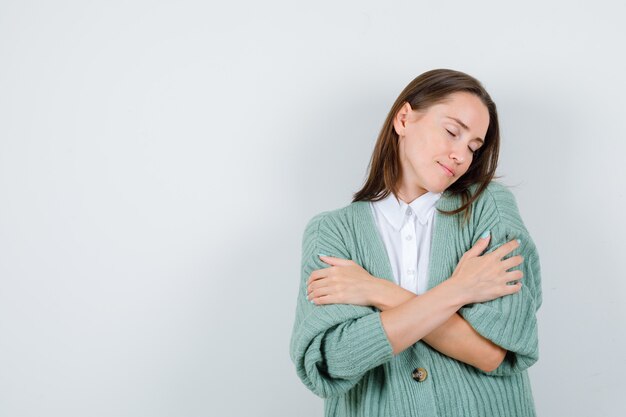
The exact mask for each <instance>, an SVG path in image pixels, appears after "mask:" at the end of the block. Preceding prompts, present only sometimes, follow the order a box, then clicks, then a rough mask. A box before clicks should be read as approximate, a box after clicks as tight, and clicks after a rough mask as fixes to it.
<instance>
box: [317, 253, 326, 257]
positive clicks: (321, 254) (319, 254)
mask: <svg viewBox="0 0 626 417" xmlns="http://www.w3.org/2000/svg"><path fill="white" fill-rule="evenodd" d="M317 256H328V255H324V254H323V253H318V254H317Z"/></svg>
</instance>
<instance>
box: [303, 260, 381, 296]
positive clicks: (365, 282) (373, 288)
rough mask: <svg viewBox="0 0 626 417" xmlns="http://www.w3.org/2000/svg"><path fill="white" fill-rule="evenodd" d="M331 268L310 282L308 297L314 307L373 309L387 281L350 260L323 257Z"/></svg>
mask: <svg viewBox="0 0 626 417" xmlns="http://www.w3.org/2000/svg"><path fill="white" fill-rule="evenodd" d="M320 259H321V260H322V261H323V262H325V263H327V264H329V265H331V266H330V267H329V268H324V269H317V270H315V271H313V272H312V273H311V275H310V276H309V280H308V281H307V296H308V298H309V300H311V301H312V302H313V303H314V304H318V305H321V304H356V305H361V306H373V305H374V295H375V294H376V293H377V291H378V292H380V291H382V287H383V286H384V285H385V282H386V281H385V280H383V279H381V278H376V277H375V276H373V275H371V274H370V273H369V272H367V271H366V270H365V269H363V268H362V267H361V266H360V265H359V264H357V263H355V262H354V261H352V260H349V259H342V258H334V257H332V256H320Z"/></svg>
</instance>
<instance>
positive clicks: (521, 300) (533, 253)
mask: <svg viewBox="0 0 626 417" xmlns="http://www.w3.org/2000/svg"><path fill="white" fill-rule="evenodd" d="M490 193H491V195H492V197H493V199H492V200H491V202H492V203H493V204H494V205H495V206H494V209H495V213H497V217H496V221H495V223H493V222H491V223H492V224H483V225H482V227H479V228H477V229H476V236H475V237H474V239H473V241H476V240H478V235H480V234H481V233H482V232H483V231H484V230H490V231H491V240H490V242H489V246H488V247H487V249H486V250H485V252H484V254H486V253H490V252H493V251H494V250H495V249H497V248H498V247H500V246H501V245H503V244H505V243H507V242H509V241H510V240H513V239H520V241H521V244H520V246H519V247H518V248H516V249H515V250H513V251H511V252H509V253H508V254H507V255H505V257H504V258H505V259H506V258H510V257H513V256H516V255H521V256H522V257H523V262H522V263H521V264H520V265H518V266H515V267H513V268H510V269H508V271H514V270H518V269H519V270H521V271H522V273H523V277H522V279H521V282H522V288H521V290H520V291H518V292H517V293H515V294H511V295H507V296H504V297H500V298H496V299H495V300H491V301H488V302H483V303H474V304H468V305H466V306H464V307H462V308H461V309H460V310H459V313H460V314H461V316H462V317H463V318H464V319H465V320H467V321H468V322H469V324H470V325H471V326H472V327H473V328H474V329H475V330H476V331H477V332H478V333H480V334H481V335H482V336H483V337H485V338H487V339H489V340H491V341H492V342H494V343H495V344H497V345H499V346H501V347H503V348H504V349H506V350H507V353H506V356H505V359H504V361H503V362H502V363H501V364H500V366H498V368H496V369H495V370H493V371H491V372H483V371H481V372H483V373H485V374H487V375H493V376H504V375H511V374H514V373H518V372H522V371H524V370H526V369H527V368H528V367H530V366H531V365H533V364H534V363H535V362H537V360H538V359H539V346H538V335H537V318H536V312H537V310H538V309H539V307H540V306H541V302H542V292H541V267H540V261H539V254H538V252H537V248H536V246H535V243H534V242H533V240H532V238H531V237H530V234H529V233H528V230H527V229H526V227H525V226H524V223H523V222H522V219H521V217H520V215H519V210H518V208H517V203H516V201H515V197H514V196H513V194H512V193H511V192H510V191H508V190H507V189H506V188H504V187H503V186H498V185H496V186H494V187H491V189H490Z"/></svg>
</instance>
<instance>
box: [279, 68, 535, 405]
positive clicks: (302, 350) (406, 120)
mask: <svg viewBox="0 0 626 417" xmlns="http://www.w3.org/2000/svg"><path fill="white" fill-rule="evenodd" d="M499 144H500V134H499V127H498V115H497V112H496V106H495V104H494V103H493V101H492V100H491V98H490V96H489V94H488V93H487V92H486V91H485V89H484V88H483V86H482V85H481V84H480V82H479V81H477V80H476V79H475V78H473V77H471V76H469V75H467V74H464V73H462V72H459V71H453V70H448V69H438V70H432V71H428V72H425V73H423V74H421V75H420V76H418V77H417V78H415V79H414V80H413V81H412V82H411V83H410V84H409V85H408V86H407V87H406V88H405V89H404V90H403V91H402V92H401V93H400V95H399V97H398V98H397V100H396V102H395V103H394V105H393V107H392V108H391V111H390V112H389V115H388V116H387V119H386V120H385V123H384V125H383V127H382V129H381V132H380V134H379V137H378V141H377V143H376V146H375V149H374V152H373V155H372V159H371V162H370V167H369V168H370V170H369V175H368V178H367V181H366V183H365V185H364V186H363V188H362V189H361V190H360V191H358V192H357V193H356V194H355V196H354V199H353V201H352V203H351V204H349V205H348V206H345V207H342V208H340V209H337V210H333V211H327V212H323V213H320V214H318V215H316V216H314V217H313V218H312V219H311V220H310V221H309V222H308V224H307V226H306V229H305V232H304V236H303V240H302V271H301V272H302V275H301V282H300V291H299V294H298V303H297V308H296V317H295V322H294V327H293V333H292V337H291V344H290V354H291V358H292V360H293V362H294V364H295V365H296V372H297V374H298V376H299V377H300V379H301V380H302V381H303V383H304V384H305V385H306V386H307V387H308V388H309V389H310V390H311V391H313V392H314V393H315V394H317V395H319V396H320V397H322V398H324V399H325V415H326V416H357V415H358V416H368V417H375V416H398V417H408V416H429V417H430V416H438V417H444V416H450V417H453V416H454V417H458V416H465V417H467V416H490V417H492V416H503V417H504V416H506V417H515V416H534V415H535V407H534V402H533V396H532V391H531V386H530V381H529V378H528V373H527V369H528V367H530V366H531V365H533V364H534V363H535V362H536V361H537V359H538V340H537V322H536V317H535V314H536V311H537V309H538V308H539V306H540V305H541V285H540V284H541V283H540V281H541V280H540V264H539V256H538V253H537V250H536V247H535V245H534V243H533V241H532V239H531V237H530V235H529V233H528V230H527V229H526V227H525V225H524V223H523V221H522V219H521V217H520V214H519V210H518V208H517V204H516V200H515V198H514V196H513V194H512V193H511V192H510V191H509V190H508V189H507V188H506V187H505V186H503V185H502V184H500V183H498V182H497V181H494V175H495V170H496V166H497V161H498V151H499ZM522 282H523V283H522Z"/></svg>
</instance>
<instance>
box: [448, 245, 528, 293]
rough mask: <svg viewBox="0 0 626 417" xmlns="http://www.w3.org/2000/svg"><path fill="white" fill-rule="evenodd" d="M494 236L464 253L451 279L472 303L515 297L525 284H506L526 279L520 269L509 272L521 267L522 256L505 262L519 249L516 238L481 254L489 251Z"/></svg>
mask: <svg viewBox="0 0 626 417" xmlns="http://www.w3.org/2000/svg"><path fill="white" fill-rule="evenodd" d="M490 239H491V236H487V237H486V238H481V239H478V242H476V244H474V246H472V248H471V249H469V250H468V251H467V252H465V253H464V254H463V256H462V257H461V260H460V261H459V263H458V265H457V266H456V269H455V270H454V272H453V274H452V276H451V277H450V280H454V282H456V283H457V284H458V285H459V286H460V287H461V289H462V291H463V293H464V295H465V296H467V298H468V300H469V302H470V303H480V302H483V301H490V300H493V299H495V298H499V297H502V296H505V295H510V294H515V293H516V292H518V291H519V290H520V289H521V288H522V283H521V282H518V283H517V284H515V285H507V282H510V281H516V280H519V279H521V278H522V277H523V275H524V274H523V272H522V271H520V270H515V271H508V270H509V269H511V268H513V267H514V266H517V265H519V264H521V263H522V262H523V261H524V258H523V257H522V256H521V255H517V256H513V257H510V258H507V259H504V260H502V258H503V257H504V256H506V255H507V254H508V253H510V252H512V251H513V250H514V249H516V248H517V247H518V246H519V243H518V241H517V239H514V240H511V241H509V242H507V243H505V244H503V245H502V246H500V247H499V248H497V249H496V250H494V251H493V252H490V253H488V254H485V255H481V253H483V251H484V250H485V249H486V248H487V245H488V244H489V240H490Z"/></svg>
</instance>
